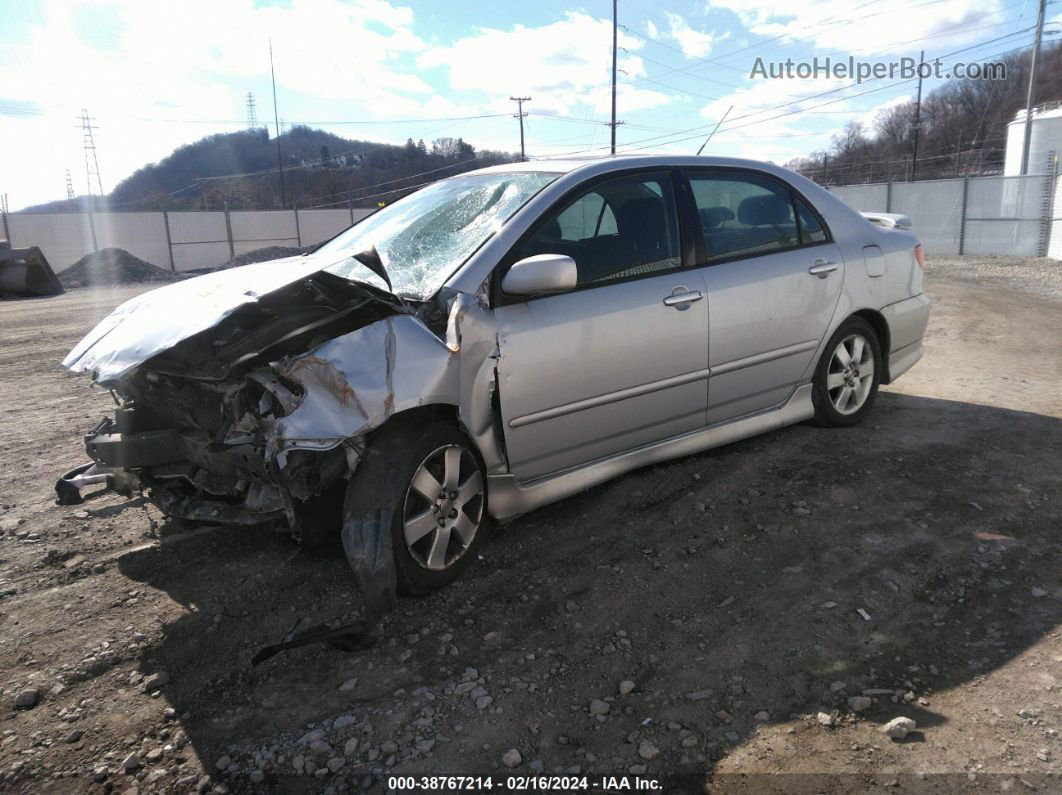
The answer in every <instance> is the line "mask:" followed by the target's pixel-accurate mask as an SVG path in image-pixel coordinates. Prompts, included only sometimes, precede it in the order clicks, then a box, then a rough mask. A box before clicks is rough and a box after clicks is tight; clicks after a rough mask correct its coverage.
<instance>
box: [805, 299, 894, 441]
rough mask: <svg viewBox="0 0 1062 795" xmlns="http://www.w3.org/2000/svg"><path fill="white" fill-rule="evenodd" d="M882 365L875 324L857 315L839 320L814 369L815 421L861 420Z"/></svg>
mask: <svg viewBox="0 0 1062 795" xmlns="http://www.w3.org/2000/svg"><path fill="white" fill-rule="evenodd" d="M881 369H882V360H881V347H880V344H879V342H878V335H877V334H876V333H875V332H874V328H873V327H872V326H871V325H870V324H869V323H868V322H867V321H865V320H863V319H862V318H859V317H851V318H849V319H848V320H846V321H845V322H844V323H842V324H841V327H840V328H839V329H837V331H836V332H835V333H834V335H833V336H832V337H831V338H830V341H829V343H827V345H826V349H825V350H824V351H823V353H822V358H821V359H820V360H819V365H818V367H817V368H816V370H815V377H814V380H813V385H812V402H813V403H814V405H815V421H816V422H817V423H818V424H819V425H824V426H827V427H834V428H837V427H846V426H850V425H855V424H856V423H858V422H860V421H861V420H862V419H863V417H865V416H866V414H867V412H869V411H870V408H871V406H873V405H874V399H875V398H876V397H877V393H878V385H879V384H880V383H881Z"/></svg>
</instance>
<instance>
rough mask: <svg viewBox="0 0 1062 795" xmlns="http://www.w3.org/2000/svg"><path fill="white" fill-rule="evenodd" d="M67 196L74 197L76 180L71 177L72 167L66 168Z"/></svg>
mask: <svg viewBox="0 0 1062 795" xmlns="http://www.w3.org/2000/svg"><path fill="white" fill-rule="evenodd" d="M66 198H68V199H72V198H74V180H72V179H71V178H70V169H69V168H68V169H67V170H66Z"/></svg>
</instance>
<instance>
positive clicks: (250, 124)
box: [247, 91, 258, 130]
mask: <svg viewBox="0 0 1062 795" xmlns="http://www.w3.org/2000/svg"><path fill="white" fill-rule="evenodd" d="M257 127H258V113H257V111H256V110H255V107H254V93H252V92H250V91H248V92H247V129H248V130H254V129H256V128H257Z"/></svg>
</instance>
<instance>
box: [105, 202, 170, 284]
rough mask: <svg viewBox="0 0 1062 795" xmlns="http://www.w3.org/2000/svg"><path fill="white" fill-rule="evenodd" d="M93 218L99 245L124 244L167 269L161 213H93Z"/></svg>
mask: <svg viewBox="0 0 1062 795" xmlns="http://www.w3.org/2000/svg"><path fill="white" fill-rule="evenodd" d="M92 219H93V223H95V225H96V242H97V244H98V245H99V247H100V248H110V247H116V248H123V249H125V250H126V251H128V252H129V253H130V254H132V255H133V256H136V257H140V259H142V260H145V261H146V262H150V263H151V264H152V265H155V266H156V267H159V268H162V269H163V270H169V269H170V252H169V247H168V246H167V245H166V224H165V222H164V221H163V218H162V213H93V215H92ZM89 250H91V249H89Z"/></svg>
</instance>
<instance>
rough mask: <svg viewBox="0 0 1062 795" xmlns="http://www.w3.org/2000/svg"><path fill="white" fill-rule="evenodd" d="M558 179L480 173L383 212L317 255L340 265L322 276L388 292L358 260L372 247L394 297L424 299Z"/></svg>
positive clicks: (446, 183) (419, 193)
mask: <svg viewBox="0 0 1062 795" xmlns="http://www.w3.org/2000/svg"><path fill="white" fill-rule="evenodd" d="M556 177H557V175H556V174H549V173H541V172H532V173H522V174H481V175H476V176H463V177H454V178H453V179H448V180H443V181H442V182H437V183H435V184H434V185H430V186H428V187H427V188H424V190H421V191H417V192H416V193H414V194H412V195H410V196H407V197H405V198H404V199H402V200H401V201H398V202H396V203H395V204H392V205H390V206H389V207H384V208H383V209H382V210H380V211H378V212H376V213H375V214H373V215H371V216H370V217H368V218H366V219H365V220H364V221H362V222H361V223H360V224H357V225H356V226H354V227H353V228H351V229H350V230H349V231H347V232H346V233H344V234H342V235H340V236H339V237H337V238H336V239H335V240H333V241H331V242H330V243H327V244H326V245H324V246H322V247H321V249H320V251H321V253H326V254H327V253H334V254H336V255H339V256H342V255H344V254H346V255H349V257H351V258H350V259H345V260H343V261H342V262H339V263H337V264H335V265H333V266H331V267H330V268H328V269H327V270H328V271H330V272H331V273H335V274H336V275H338V276H344V277H346V278H348V279H357V280H359V281H365V282H369V283H370V284H373V285H375V286H377V287H386V285H385V284H384V281H383V279H381V278H380V277H379V276H377V275H376V274H374V273H373V272H372V271H370V270H369V269H368V268H367V267H365V266H364V265H363V264H361V263H360V262H358V261H357V260H356V259H352V257H353V256H354V255H355V254H359V253H361V252H363V251H366V250H368V249H369V248H371V247H372V246H376V250H377V251H378V252H379V254H380V259H381V260H383V264H384V267H385V268H386V269H387V273H388V275H389V276H390V277H391V284H392V286H393V288H394V290H393V292H395V293H396V294H401V295H407V296H412V297H414V298H422V299H423V298H428V297H430V296H431V295H432V294H433V293H434V292H435V291H436V290H438V289H439V287H440V286H442V283H443V281H445V280H446V278H447V277H448V276H449V275H450V274H451V273H453V272H454V271H455V270H456V269H457V268H458V267H459V266H460V265H461V264H462V263H463V262H464V261H465V260H466V259H467V258H468V257H469V256H470V255H471V254H472V252H474V251H475V250H476V249H478V248H479V247H480V246H481V245H482V244H483V242H484V241H485V240H487V238H489V237H490V236H491V235H493V234H494V233H495V232H496V231H498V229H499V228H501V225H502V224H503V223H505V222H506V221H507V220H508V219H509V218H510V216H512V215H513V213H515V212H516V211H517V210H518V209H520V207H521V206H523V204H524V203H525V202H526V201H527V200H528V199H530V198H531V197H532V196H534V195H535V194H536V193H537V192H538V191H539V190H541V189H542V188H543V187H545V186H546V185H548V184H549V183H550V182H552V181H553V180H554V179H556Z"/></svg>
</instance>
